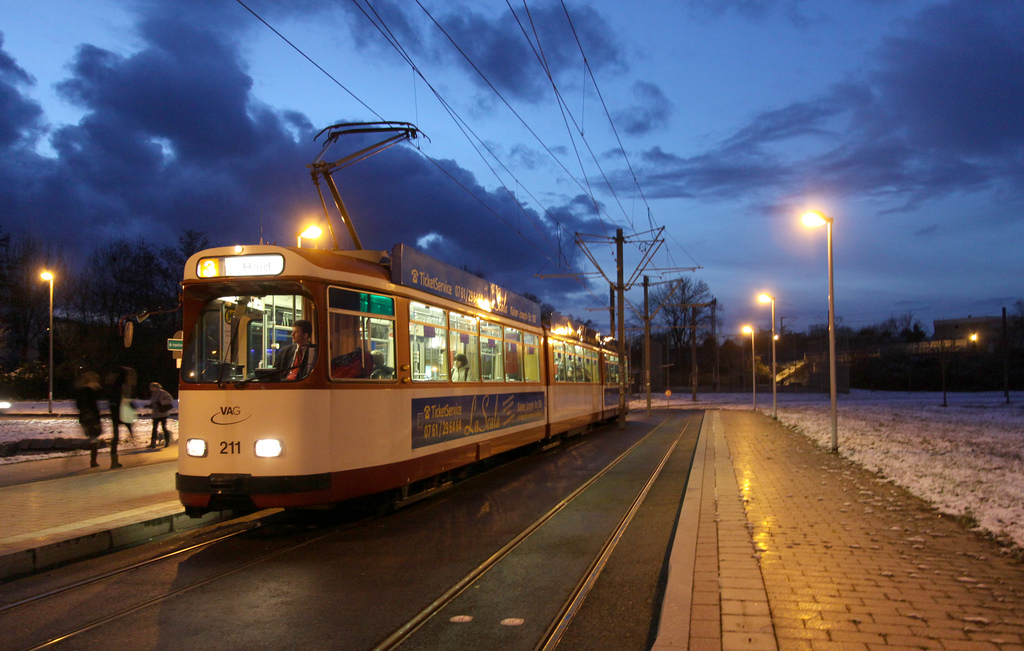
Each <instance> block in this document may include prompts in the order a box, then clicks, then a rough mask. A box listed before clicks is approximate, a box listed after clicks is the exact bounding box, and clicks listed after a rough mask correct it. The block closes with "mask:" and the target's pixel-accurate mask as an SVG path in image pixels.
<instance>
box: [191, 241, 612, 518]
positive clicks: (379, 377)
mask: <svg viewBox="0 0 1024 651" xmlns="http://www.w3.org/2000/svg"><path fill="white" fill-rule="evenodd" d="M182 306H183V317H184V331H183V332H184V335H183V336H184V350H183V353H182V360H181V361H182V363H181V378H180V386H179V443H178V445H179V447H180V449H179V468H178V473H177V475H176V487H177V490H178V493H179V496H180V499H181V502H182V504H183V505H184V506H185V509H186V512H187V513H189V514H190V515H192V516H194V517H199V516H201V515H203V514H204V513H206V512H209V511H217V510H225V509H231V510H234V511H236V512H244V511H251V510H259V509H265V508H273V507H283V508H293V507H309V506H318V505H326V504H332V503H337V502H342V501H346V500H350V499H353V498H357V497H361V496H366V495H372V494H381V493H384V494H386V493H389V492H392V491H393V492H395V494H396V496H398V497H405V496H408V495H410V494H416V493H417V492H418V491H425V490H429V489H430V487H432V486H435V485H437V483H438V482H439V481H443V480H444V479H446V478H447V477H449V476H450V475H451V473H453V472H454V471H456V470H458V469H461V468H464V467H466V466H469V465H471V464H473V463H476V462H478V461H481V460H483V459H486V458H488V457H490V456H493V455H496V454H499V453H501V452H504V451H508V450H512V449H515V448H519V447H522V446H526V445H531V444H537V443H541V444H545V443H547V442H551V441H554V440H555V439H557V438H559V437H562V436H565V435H567V434H574V433H579V432H583V431H585V430H586V429H587V428H589V427H592V426H594V425H595V424H597V423H600V422H602V421H607V420H610V419H612V418H615V417H617V416H618V410H619V374H620V360H619V359H618V356H617V355H616V354H615V353H614V352H612V350H611V349H610V348H606V347H605V346H604V345H603V344H602V342H601V340H600V339H599V338H598V337H596V335H595V334H594V333H592V332H589V331H587V330H585V329H574V328H573V327H572V325H571V324H570V323H569V322H568V320H566V319H564V318H563V317H560V316H559V315H553V316H552V318H551V319H550V320H549V321H548V322H542V320H541V314H540V308H539V306H538V305H537V304H536V303H534V302H533V301H530V300H527V299H525V298H523V297H521V296H518V295H516V294H514V293H512V292H508V291H506V290H504V289H502V288H500V287H498V286H496V285H494V284H491V283H489V282H486V281H484V280H483V279H480V278H478V277H476V276H474V275H472V274H469V273H466V272H465V271H462V270H459V269H456V268H454V267H451V266H449V265H447V264H445V263H443V262H441V261H439V260H436V259H434V258H432V257H430V256H427V255H425V254H423V253H421V252H419V251H417V250H415V249H413V248H411V247H408V246H405V245H401V244H400V245H397V246H395V247H394V249H393V250H392V251H365V250H351V251H339V250H331V251H327V250H316V249H304V248H286V247H278V246H269V245H258V246H239V247H234V248H228V247H224V248H214V249H208V250H205V251H201V252H199V253H197V254H195V255H193V256H192V257H191V258H190V259H189V261H188V263H187V264H186V268H185V276H184V281H183V283H182Z"/></svg>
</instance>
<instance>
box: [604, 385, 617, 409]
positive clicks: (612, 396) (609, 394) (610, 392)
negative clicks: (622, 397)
mask: <svg viewBox="0 0 1024 651" xmlns="http://www.w3.org/2000/svg"><path fill="white" fill-rule="evenodd" d="M604 406H605V407H618V406H619V388H618V387H615V388H614V389H608V388H605V390H604Z"/></svg>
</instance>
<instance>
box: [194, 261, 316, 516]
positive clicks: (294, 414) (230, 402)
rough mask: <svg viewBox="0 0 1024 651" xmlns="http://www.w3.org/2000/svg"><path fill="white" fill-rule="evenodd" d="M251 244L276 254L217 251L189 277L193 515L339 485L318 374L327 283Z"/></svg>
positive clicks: (277, 502) (292, 499)
mask: <svg viewBox="0 0 1024 651" xmlns="http://www.w3.org/2000/svg"><path fill="white" fill-rule="evenodd" d="M252 248H258V249H264V250H266V251H267V252H264V253H260V252H257V253H254V254H251V255H245V256H238V255H231V254H229V255H218V250H217V249H214V250H211V251H208V252H203V253H200V254H197V255H196V256H193V258H192V260H190V262H189V267H188V268H186V272H185V282H184V283H183V307H184V336H185V349H184V352H183V354H182V362H181V382H180V385H179V462H178V463H179V466H178V475H177V477H176V484H177V489H178V492H179V496H180V498H181V501H182V503H183V504H184V505H185V508H186V511H187V512H188V513H189V514H190V515H193V516H199V515H202V514H203V513H205V512H207V511H212V510H224V509H232V510H235V511H249V510H254V509H257V508H267V507H271V506H291V505H296V504H298V503H299V501H300V500H299V496H302V501H308V500H309V498H310V496H311V495H312V496H315V495H316V494H317V493H319V492H326V491H327V490H328V489H329V488H330V468H329V465H328V464H329V461H328V459H329V454H325V451H326V450H327V449H328V446H329V441H328V438H329V433H328V432H329V428H328V427H326V420H327V414H328V412H329V405H328V403H329V399H330V397H329V391H328V388H327V386H326V383H325V382H324V381H323V380H318V378H319V377H320V374H316V373H314V372H313V370H314V369H315V368H317V367H318V365H320V364H322V363H323V360H321V359H320V354H319V351H320V346H319V342H320V340H321V339H322V338H323V337H322V336H321V334H320V332H319V330H320V324H319V322H318V312H319V311H318V309H317V305H316V300H315V298H314V297H315V294H316V293H319V292H316V285H317V284H318V283H317V282H315V280H311V279H310V278H308V277H307V278H303V277H294V276H291V277H287V276H284V275H283V273H282V272H283V270H284V266H285V259H286V257H289V258H290V257H291V256H292V255H294V252H289V251H288V250H285V249H278V248H277V247H252ZM232 253H233V252H232ZM297 262H302V260H301V259H298V258H297ZM190 276H191V278H190Z"/></svg>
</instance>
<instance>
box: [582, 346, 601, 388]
mask: <svg viewBox="0 0 1024 651" xmlns="http://www.w3.org/2000/svg"><path fill="white" fill-rule="evenodd" d="M584 352H585V353H586V355H587V365H586V367H585V369H584V374H585V375H586V378H587V382H597V381H598V380H599V379H600V375H598V372H597V352H595V351H593V350H590V349H589V348H588V349H587V350H586V351H584Z"/></svg>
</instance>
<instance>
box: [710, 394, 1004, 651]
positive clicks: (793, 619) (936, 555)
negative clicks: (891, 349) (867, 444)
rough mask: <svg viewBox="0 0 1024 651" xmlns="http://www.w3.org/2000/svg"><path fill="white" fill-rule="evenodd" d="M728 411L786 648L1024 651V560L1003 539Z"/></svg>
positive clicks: (772, 426) (728, 430) (759, 419)
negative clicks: (1010, 553) (1006, 549)
mask: <svg viewBox="0 0 1024 651" xmlns="http://www.w3.org/2000/svg"><path fill="white" fill-rule="evenodd" d="M720 413H721V419H722V422H723V425H724V434H725V438H726V440H727V441H728V447H729V452H730V454H731V456H732V465H733V467H734V469H735V472H736V482H737V486H738V488H739V491H740V496H741V498H742V500H743V504H744V506H745V510H746V514H747V521H748V528H749V530H750V533H751V536H752V540H753V544H754V547H755V550H756V553H757V555H758V556H759V558H760V565H761V573H762V576H763V579H764V585H765V589H766V591H767V595H768V602H769V606H770V609H771V617H772V624H773V626H774V631H775V638H776V640H777V642H778V648H779V649H780V650H783V651H786V650H789V649H842V650H844V651H868V650H871V651H882V650H883V649H884V650H886V651H889V650H892V649H950V650H956V651H960V650H964V651H974V650H978V651H983V650H984V651H1001V650H1002V651H1010V650H1013V651H1017V650H1021V651H1024V567H1022V565H1021V564H1020V563H1018V562H1016V561H1014V560H1012V559H1010V558H1007V557H1005V556H1003V555H1001V553H1000V548H999V547H998V546H997V545H996V544H995V543H994V542H992V541H989V540H986V539H983V538H981V537H980V536H978V535H975V534H974V533H971V532H969V531H967V530H966V529H965V528H964V527H963V526H961V525H960V524H959V523H957V522H956V521H954V520H951V519H950V518H946V517H940V516H938V515H937V513H936V512H935V511H934V510H933V509H931V508H930V507H929V506H928V505H927V504H926V503H925V502H923V501H922V500H919V499H917V498H915V497H914V496H912V495H910V494H909V493H908V492H907V491H905V490H903V489H901V488H898V487H896V486H894V485H893V484H891V483H889V482H886V481H883V480H881V479H880V478H879V477H878V476H877V475H874V474H872V473H869V472H867V471H865V470H863V469H861V468H860V467H859V466H857V465H855V464H854V463H852V462H850V461H847V460H845V459H843V458H841V457H839V456H837V455H833V454H829V453H828V452H826V451H825V450H823V449H821V448H819V447H817V446H815V445H814V444H812V443H811V442H810V441H808V440H807V439H806V438H804V437H803V436H801V435H799V434H796V433H794V432H793V431H791V430H789V429H786V428H785V427H783V426H781V425H779V424H778V423H776V422H774V421H771V420H770V419H767V418H765V417H764V416H762V415H760V414H754V413H753V412H743V411H722V412H720ZM709 414H710V412H709ZM841 426H842V424H841V423H840V428H841ZM840 445H842V441H841V440H840ZM1022 508H1024V505H1022ZM722 564H723V565H725V564H726V563H725V560H724V559H723V560H722Z"/></svg>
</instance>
